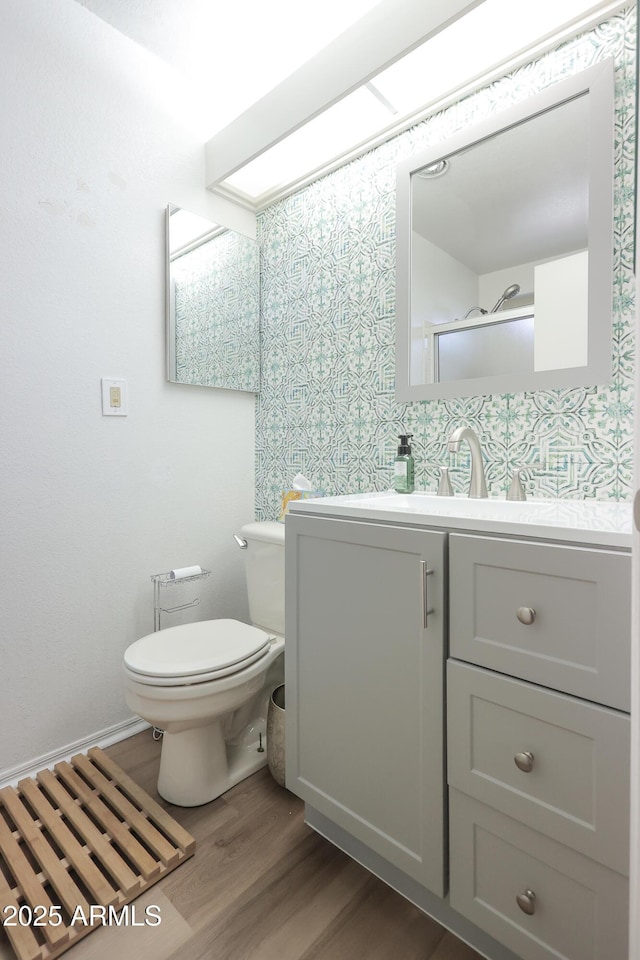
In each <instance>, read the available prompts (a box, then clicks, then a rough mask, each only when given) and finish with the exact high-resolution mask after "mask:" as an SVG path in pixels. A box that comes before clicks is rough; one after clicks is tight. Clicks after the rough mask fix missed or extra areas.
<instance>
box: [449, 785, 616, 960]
mask: <svg viewBox="0 0 640 960" xmlns="http://www.w3.org/2000/svg"><path fill="white" fill-rule="evenodd" d="M450 793H451V795H450V836H451V841H450V850H451V875H450V891H451V906H452V907H453V908H454V909H455V910H457V911H458V912H459V913H461V914H463V916H465V917H467V918H468V919H469V920H472V921H473V923H475V924H477V926H479V927H481V928H482V929H483V930H485V931H486V932H487V933H489V934H491V935H492V936H493V937H495V938H496V939H497V940H499V941H500V942H501V943H503V944H504V945H505V946H506V947H508V948H509V949H510V950H512V951H513V952H514V953H516V954H517V955H518V956H519V957H522V960H551V958H554V960H558V958H560V957H562V958H563V960H627V956H628V954H627V924H628V884H627V881H626V878H625V877H623V876H621V875H620V874H618V873H615V872H614V871H613V870H609V869H608V868H607V867H603V866H602V865H601V864H598V863H595V861H593V860H589V859H587V858H586V857H583V856H581V855H580V854H578V853H576V852H575V851H573V850H570V849H569V848H568V847H565V846H563V845H562V844H559V843H556V842H554V841H553V840H550V839H549V838H548V837H545V836H543V835H542V834H539V833H536V832H535V831H534V830H531V829H529V828H528V827H525V826H524V825H523V824H521V823H518V822H517V821H515V820H512V819H511V818H509V817H506V816H505V815H504V814H502V813H498V812H497V811H496V810H492V809H491V808H490V807H486V806H485V805H484V804H481V803H479V802H478V801H477V800H474V799H472V798H471V797H467V796H465V795H464V794H462V793H459V792H458V791H457V790H452V791H451V792H450ZM531 893H533V894H534V897H532V896H531V895H530V894H531ZM516 898H520V903H521V904H522V906H520V905H519V903H518V900H517V899H516ZM522 907H525V908H527V909H529V910H531V909H533V913H526V912H524V910H523V908H522Z"/></svg>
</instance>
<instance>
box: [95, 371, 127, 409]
mask: <svg viewBox="0 0 640 960" xmlns="http://www.w3.org/2000/svg"><path fill="white" fill-rule="evenodd" d="M100 383H101V384H102V416H103V417H126V416H127V414H128V413H129V394H128V391H127V381H126V380H116V379H114V378H113V377H102V380H101V381H100Z"/></svg>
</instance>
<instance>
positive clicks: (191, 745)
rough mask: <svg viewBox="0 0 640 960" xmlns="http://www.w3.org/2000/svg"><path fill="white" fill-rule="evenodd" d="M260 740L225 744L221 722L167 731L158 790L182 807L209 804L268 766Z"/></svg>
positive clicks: (263, 743) (264, 742) (162, 795)
mask: <svg viewBox="0 0 640 960" xmlns="http://www.w3.org/2000/svg"><path fill="white" fill-rule="evenodd" d="M261 732H262V746H263V747H264V748H265V749H264V752H262V753H259V752H258V746H259V739H257V740H256V741H255V743H251V744H249V745H246V746H233V745H231V744H227V743H225V740H224V737H223V735H222V729H221V725H220V722H219V721H214V722H213V723H209V724H206V725H205V726H200V727H193V728H191V729H189V730H182V731H180V732H178V733H169V732H168V731H165V733H164V736H163V738H162V753H161V755H160V771H159V773H158V793H159V794H160V796H161V797H164V799H165V800H167V801H168V802H169V803H173V804H175V805H176V806H179V807H198V806H201V805H202V804H203V803H209V802H210V801H211V800H215V799H216V797H219V796H221V795H222V794H223V793H226V791H227V790H230V789H231V787H233V786H235V785H236V784H237V783H240V781H241V780H244V779H245V778H246V777H249V776H251V774H252V773H255V772H256V771H257V770H260V768H261V767H264V766H266V763H267V753H266V737H265V734H264V730H262V731H261Z"/></svg>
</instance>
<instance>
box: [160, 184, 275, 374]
mask: <svg viewBox="0 0 640 960" xmlns="http://www.w3.org/2000/svg"><path fill="white" fill-rule="evenodd" d="M166 259H167V262H166V277H167V290H166V295H167V296H166V299H167V317H166V327H167V379H168V380H170V381H172V382H174V383H190V384H197V385H199V386H206V387H222V388H225V389H227V390H245V391H248V392H250V393H256V392H257V391H258V390H259V389H260V262H259V256H258V244H257V242H256V241H255V240H253V239H251V238H250V237H246V236H244V235H243V234H241V233H236V232H235V231H233V230H227V229H225V228H224V227H221V226H218V225H217V224H215V223H212V222H211V221H209V220H206V219H205V218H203V217H200V216H197V215H196V214H192V213H189V212H188V211H186V210H183V209H181V208H180V207H177V206H175V204H172V203H170V204H169V205H168V207H167V213H166Z"/></svg>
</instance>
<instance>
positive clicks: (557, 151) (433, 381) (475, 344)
mask: <svg viewBox="0 0 640 960" xmlns="http://www.w3.org/2000/svg"><path fill="white" fill-rule="evenodd" d="M612 211H613V67H612V64H611V62H610V61H607V62H606V63H603V64H599V65H598V66H596V67H591V68H589V69H588V70H585V71H584V72H583V73H581V74H579V75H577V76H575V77H572V78H570V79H568V80H564V81H562V82H561V83H558V84H556V85H555V86H553V87H551V88H549V89H548V90H545V91H543V92H542V93H539V94H536V95H534V96H532V97H531V98H529V99H528V100H527V101H526V102H524V103H523V104H521V105H518V106H515V107H511V108H508V109H507V110H505V111H504V112H502V113H500V114H498V115H496V116H493V117H491V118H490V119H488V120H486V121H483V122H482V123H480V124H478V125H476V126H474V127H469V128H467V129H466V130H465V131H463V132H461V133H458V134H456V135H454V136H452V137H451V138H450V139H449V140H447V141H445V142H443V143H440V144H438V145H437V146H434V147H431V148H429V149H428V150H426V151H424V152H423V153H421V154H420V155H418V156H414V157H412V158H410V159H408V160H405V161H403V162H402V163H401V164H400V165H399V166H398V177H397V294H396V297H397V318H396V397H397V399H398V400H400V401H407V400H423V399H431V398H438V397H468V396H476V395H482V394H488V393H513V392H520V391H524V390H540V389H553V388H562V387H569V386H579V385H586V384H591V385H593V384H597V383H606V382H607V381H608V380H609V379H610V377H611V307H612V259H613V257H612V245H613V212H612Z"/></svg>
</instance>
